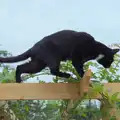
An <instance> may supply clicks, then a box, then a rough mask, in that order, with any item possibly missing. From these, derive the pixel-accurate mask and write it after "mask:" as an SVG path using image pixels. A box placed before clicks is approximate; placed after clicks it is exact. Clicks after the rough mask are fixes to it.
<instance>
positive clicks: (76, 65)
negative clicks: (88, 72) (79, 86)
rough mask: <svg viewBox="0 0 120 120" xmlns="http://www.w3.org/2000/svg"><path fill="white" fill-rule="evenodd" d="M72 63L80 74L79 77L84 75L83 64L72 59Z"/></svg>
mask: <svg viewBox="0 0 120 120" xmlns="http://www.w3.org/2000/svg"><path fill="white" fill-rule="evenodd" d="M72 64H73V66H74V67H75V69H76V71H77V72H78V74H79V75H80V77H83V75H84V70H83V64H82V63H80V62H75V61H73V62H72Z"/></svg>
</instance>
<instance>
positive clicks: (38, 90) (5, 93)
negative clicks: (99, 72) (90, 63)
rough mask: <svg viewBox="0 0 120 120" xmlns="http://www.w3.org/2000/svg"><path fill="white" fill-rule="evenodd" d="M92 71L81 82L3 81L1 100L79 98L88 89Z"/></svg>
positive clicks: (0, 88) (0, 90)
mask: <svg viewBox="0 0 120 120" xmlns="http://www.w3.org/2000/svg"><path fill="white" fill-rule="evenodd" d="M90 76H91V71H90V70H88V71H87V72H86V73H85V75H84V77H83V79H82V80H81V81H80V83H21V84H18V83H2V84H0V100H34V99H36V100H38V99H39V100H40V99H47V100H49V99H54V100H56V99H77V98H80V96H81V95H83V93H84V92H86V91H87V90H88V87H89V80H90Z"/></svg>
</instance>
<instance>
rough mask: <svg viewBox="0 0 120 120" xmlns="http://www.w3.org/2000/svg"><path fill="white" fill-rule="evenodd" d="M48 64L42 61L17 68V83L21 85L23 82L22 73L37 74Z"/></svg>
mask: <svg viewBox="0 0 120 120" xmlns="http://www.w3.org/2000/svg"><path fill="white" fill-rule="evenodd" d="M45 66H46V64H45V63H44V62H42V61H30V62H29V63H25V64H22V65H19V66H17V69H16V82H17V83H20V82H21V81H22V79H21V74H22V73H31V74H32V73H37V72H40V71H41V70H42V69H44V68H45Z"/></svg>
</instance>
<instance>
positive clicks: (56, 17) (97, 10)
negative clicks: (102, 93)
mask: <svg viewBox="0 0 120 120" xmlns="http://www.w3.org/2000/svg"><path fill="white" fill-rule="evenodd" d="M62 29H72V30H77V31H85V32H88V33H90V34H91V35H93V36H94V37H95V39H96V40H98V41H101V42H103V43H105V44H111V43H120V0H99V1H98V0H0V44H1V45H2V46H0V50H1V49H6V50H8V51H9V52H11V53H12V54H13V55H17V54H20V53H22V52H24V51H25V50H27V49H29V48H30V47H32V45H34V44H35V43H36V42H37V41H39V40H40V39H42V38H43V37H44V36H46V35H48V34H51V33H54V32H56V31H59V30H62Z"/></svg>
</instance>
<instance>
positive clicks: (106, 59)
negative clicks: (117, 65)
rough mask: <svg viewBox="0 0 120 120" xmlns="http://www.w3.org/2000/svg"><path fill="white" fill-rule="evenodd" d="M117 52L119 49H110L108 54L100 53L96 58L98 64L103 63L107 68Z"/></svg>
mask: <svg viewBox="0 0 120 120" xmlns="http://www.w3.org/2000/svg"><path fill="white" fill-rule="evenodd" d="M117 52H119V49H112V50H111V51H110V52H109V53H108V54H105V55H103V54H100V55H99V56H98V57H97V58H96V60H97V62H98V63H99V64H101V65H103V67H105V68H109V67H110V66H111V64H112V62H113V61H114V55H115V54H116V53H117Z"/></svg>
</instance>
